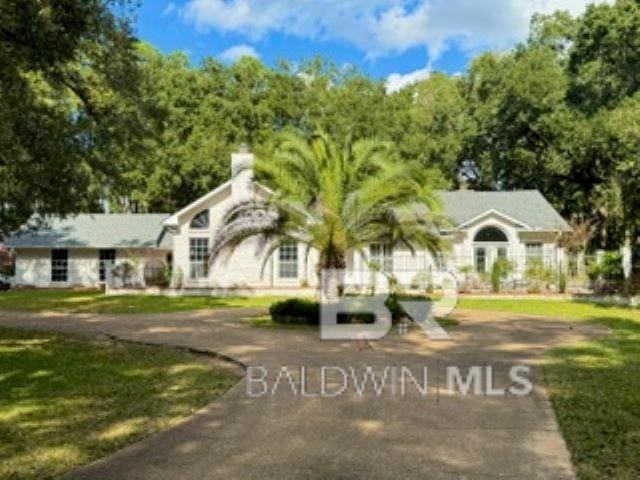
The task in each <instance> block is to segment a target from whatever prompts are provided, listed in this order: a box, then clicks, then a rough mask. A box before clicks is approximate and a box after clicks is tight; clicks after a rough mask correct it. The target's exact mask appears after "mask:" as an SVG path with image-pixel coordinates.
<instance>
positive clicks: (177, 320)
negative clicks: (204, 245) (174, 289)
mask: <svg viewBox="0 0 640 480" xmlns="http://www.w3.org/2000/svg"><path fill="white" fill-rule="evenodd" d="M257 313H260V311H259V310H246V309H245V310H219V311H216V312H192V313H176V314H163V315H138V316H103V315H56V314H49V315H34V314H27V313H20V314H18V313H15V314H13V313H0V325H4V326H13V327H22V328H36V329H46V330H57V331H64V332H73V333H82V334H89V335H95V334H108V335H113V336H116V337H118V338H121V339H125V340H135V341H142V342H147V343H158V344H167V345H176V346H183V347H189V348H192V349H197V350H202V351H210V352H215V353H217V354H220V355H223V356H225V357H229V358H232V359H234V360H236V361H238V362H241V363H242V364H244V365H245V366H249V367H256V366H261V367H263V368H264V370H257V369H255V368H253V369H252V372H253V374H254V375H255V374H256V372H258V373H264V372H267V373H268V376H267V381H266V386H267V387H268V389H269V393H271V391H272V390H273V389H274V385H275V380H276V377H277V374H278V373H279V372H280V369H281V367H283V366H284V367H287V369H288V370H287V371H288V372H289V373H291V378H287V377H286V376H282V377H281V381H280V382H279V383H278V387H277V389H276V392H275V394H274V395H271V394H266V395H262V396H257V395H258V394H259V393H261V390H262V387H263V386H264V385H265V384H264V383H260V382H259V381H255V382H252V383H249V384H247V381H246V377H245V379H244V380H242V381H241V382H239V384H238V385H236V386H235V387H234V388H233V389H232V390H231V391H229V392H228V393H227V394H226V395H224V396H223V397H221V398H220V399H218V400H217V401H215V402H213V403H212V404H210V405H209V406H208V407H206V408H205V409H204V410H202V411H200V412H199V413H198V414H196V415H195V416H194V417H192V418H190V419H189V420H187V421H186V422H185V423H183V424H182V425H180V426H178V427H176V428H173V429H170V430H167V431H165V432H163V433H161V434H159V435H156V436H153V437H151V438H148V439H147V440H144V441H142V442H139V443H137V444H134V445H132V446H130V447H128V448H126V449H124V450H121V451H119V452H117V453H116V454H114V455H112V456H110V457H107V458H105V459H103V460H101V461H98V462H96V463H94V464H92V465H89V466H87V467H85V468H82V469H80V470H77V471H75V472H72V474H71V475H70V477H71V478H75V479H92V480H94V479H107V478H109V479H135V480H145V479H149V480H151V479H154V480H158V479H218V478H219V479H254V478H256V479H257V478H260V479H263V478H268V479H269V478H272V479H360V478H362V479H389V478H394V479H395V478H403V479H405V478H406V479H410V478H416V479H425V478H429V479H436V480H437V479H449V478H465V479H479V478H491V479H493V478H514V479H516V478H517V479H521V478H528V479H534V478H540V479H547V478H548V479H565V478H573V469H572V466H571V461H570V457H569V453H568V451H567V448H566V446H565V443H564V441H563V439H562V437H561V435H560V433H559V431H558V426H557V423H556V420H555V417H554V413H553V410H552V408H551V406H550V404H549V401H548V399H547V397H546V394H545V391H544V389H543V388H542V386H541V385H540V375H539V371H540V370H539V367H538V366H537V359H538V357H539V355H540V354H541V353H542V352H544V351H545V350H546V349H548V348H550V347H553V346H555V345H558V344H560V343H567V342H574V341H580V340H584V339H585V338H586V337H588V336H593V335H597V334H601V333H602V331H601V330H599V329H597V328H596V327H593V326H587V325H584V324H579V323H576V324H570V323H568V322H566V321H554V320H551V319H543V318H531V317H521V316H517V315H513V314H498V313H486V312H485V313H483V312H464V311H461V312H457V313H456V314H455V317H456V318H458V319H459V320H460V321H461V325H460V326H457V327H453V328H452V329H450V330H449V331H450V334H451V336H452V339H451V340H449V341H430V340H428V339H427V338H426V337H425V336H424V335H423V334H422V332H421V331H418V330H416V331H413V330H412V331H410V332H409V333H407V334H405V335H400V334H399V333H398V332H393V333H392V334H390V335H389V336H387V337H386V338H385V339H384V340H382V341H379V342H373V343H372V344H371V347H370V348H369V347H368V346H366V345H363V344H360V343H357V342H327V341H321V340H320V339H319V338H318V334H317V332H316V331H314V330H311V329H309V330H282V329H269V328H257V327H251V326H248V325H246V324H243V323H241V322H239V321H238V319H239V318H242V317H244V316H246V315H248V314H257ZM517 364H525V365H528V366H531V367H532V369H533V370H532V373H531V375H529V377H530V378H531V380H532V382H533V385H534V389H533V392H532V393H531V394H530V395H527V396H524V397H519V396H514V395H507V396H488V395H483V394H481V395H466V396H463V395H460V394H453V395H450V394H449V393H448V392H447V389H446V381H445V377H446V375H445V372H446V367H447V366H457V367H460V370H461V371H462V372H465V373H466V368H467V367H469V366H483V367H485V366H491V367H492V369H493V375H494V377H495V385H494V387H496V388H497V387H509V386H510V385H512V384H513V382H512V380H510V378H509V369H510V368H511V367H512V366H513V365H517ZM302 366H304V367H305V368H306V372H305V380H306V381H305V386H306V387H307V389H306V395H304V396H303V395H302V394H301V392H300V390H301V382H302V378H301V373H300V367H302ZM322 366H325V367H328V366H332V367H340V368H341V369H342V371H346V372H351V374H353V373H354V372H355V375H356V378H361V377H362V375H363V374H364V373H365V372H366V367H367V366H370V367H372V368H373V369H374V370H375V371H376V372H378V373H379V374H381V373H382V372H383V371H384V369H385V368H387V367H391V366H395V367H396V373H397V372H399V371H401V370H399V369H400V368H402V367H405V370H404V371H405V372H407V371H409V372H411V373H412V374H413V375H414V376H415V377H416V379H417V381H418V382H419V383H420V384H422V381H423V377H422V376H421V375H422V372H423V367H425V366H427V367H428V384H429V391H428V393H427V395H426V396H424V395H422V394H421V393H420V392H419V390H418V388H416V384H415V383H414V384H412V383H411V382H406V385H405V386H406V389H405V391H404V394H402V392H400V388H396V391H395V392H392V391H390V389H386V390H384V391H383V392H382V394H380V395H378V394H377V393H376V392H375V390H374V389H373V388H371V387H369V388H367V389H365V391H364V392H363V393H362V394H361V395H360V394H358V392H357V388H355V387H353V385H354V384H352V383H351V382H348V383H349V385H350V387H349V388H347V389H346V390H345V392H344V393H343V394H341V395H336V396H333V397H331V396H329V395H324V396H323V395H319V393H321V392H320V388H321V380H322V378H321V367H322ZM390 371H391V370H389V372H390ZM327 372H329V373H331V372H333V373H334V374H336V373H337V372H339V370H338V369H337V368H334V369H333V370H327V371H326V372H325V373H327ZM483 372H486V369H485V370H483ZM329 373H327V375H326V376H325V380H326V382H325V384H326V386H327V390H328V392H326V393H331V392H334V393H335V392H337V391H338V390H339V389H340V387H341V381H342V380H343V378H342V377H340V375H337V376H334V377H332V378H329V377H330V375H329ZM256 378H257V377H256ZM351 378H352V377H351V376H350V377H349V380H351ZM408 378H409V377H405V380H406V379H408ZM396 379H397V378H396ZM356 383H357V382H356ZM294 388H295V393H294ZM248 392H249V393H251V394H252V395H255V396H251V395H249V394H248ZM314 394H316V396H313V395H314Z"/></svg>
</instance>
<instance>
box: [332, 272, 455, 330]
mask: <svg viewBox="0 0 640 480" xmlns="http://www.w3.org/2000/svg"><path fill="white" fill-rule="evenodd" d="M340 275H344V272H342V271H336V270H323V271H322V272H321V281H322V291H323V298H322V301H321V303H320V338H321V339H322V340H379V339H381V338H382V337H384V336H385V335H386V334H387V333H389V330H390V329H391V326H392V322H391V312H390V311H389V308H388V307H387V300H388V299H389V295H390V294H389V280H388V278H387V277H386V276H385V275H384V274H382V273H380V272H372V273H371V274H370V275H373V276H374V277H375V278H374V281H375V282H376V283H375V285H382V288H380V289H379V291H381V292H384V293H379V294H376V295H370V296H341V297H338V298H328V297H327V295H326V294H325V292H326V291H327V290H326V288H325V287H326V286H327V285H330V284H335V279H336V277H338V276H340ZM370 278H371V277H370ZM440 279H441V284H442V295H441V296H439V297H438V299H437V300H432V299H428V298H426V297H425V298H424V299H420V298H415V299H414V298H412V299H400V300H399V301H398V303H399V304H400V306H401V307H402V309H403V310H404V312H405V313H406V314H407V316H408V317H410V318H411V320H413V321H414V322H415V323H416V324H417V325H419V326H420V327H421V328H422V330H423V331H424V333H425V334H426V335H427V336H428V337H429V338H430V339H432V340H447V339H449V338H450V337H449V334H447V332H446V331H445V330H444V329H443V328H442V327H441V326H440V325H438V323H437V322H436V321H435V317H444V316H447V315H448V314H450V313H451V312H452V311H453V310H454V309H455V307H456V304H457V302H458V283H457V281H456V279H455V277H454V276H453V275H452V274H451V273H450V272H440ZM356 283H357V282H356ZM345 315H366V316H368V317H373V322H371V323H364V324H353V323H340V322H339V319H340V317H341V316H345Z"/></svg>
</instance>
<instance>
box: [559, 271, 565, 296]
mask: <svg viewBox="0 0 640 480" xmlns="http://www.w3.org/2000/svg"><path fill="white" fill-rule="evenodd" d="M558 292H559V293H566V292H567V272H565V271H564V270H563V271H562V272H560V275H558Z"/></svg>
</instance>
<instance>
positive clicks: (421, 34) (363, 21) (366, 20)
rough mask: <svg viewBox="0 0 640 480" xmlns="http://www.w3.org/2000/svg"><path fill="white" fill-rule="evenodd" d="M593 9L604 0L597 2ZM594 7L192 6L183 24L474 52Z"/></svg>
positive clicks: (540, 3) (439, 0)
mask: <svg viewBox="0 0 640 480" xmlns="http://www.w3.org/2000/svg"><path fill="white" fill-rule="evenodd" d="M596 1H597V2H600V1H603V0H596ZM588 3H591V0H484V1H478V0H269V1H265V0H189V1H188V2H187V4H186V5H185V6H184V8H182V10H181V16H182V18H183V19H184V20H185V21H187V22H189V23H191V24H193V25H194V26H196V28H198V29H199V30H204V31H206V30H210V29H214V30H218V31H221V32H236V33H241V34H244V35H247V36H248V37H249V38H252V39H255V38H260V37H262V36H263V35H266V34H268V33H271V32H280V33H286V34H290V35H294V36H298V37H303V38H314V39H333V40H342V41H346V42H348V43H350V44H352V45H354V46H355V47H357V48H359V49H360V50H362V51H363V52H365V53H367V54H368V55H369V56H373V57H375V56H380V55H385V54H390V53H395V52H403V51H405V50H407V49H409V48H413V47H420V46H422V47H425V48H427V49H428V51H429V54H430V57H431V59H432V61H433V59H434V58H436V57H437V56H438V55H440V54H441V53H442V52H443V51H444V50H446V48H447V47H448V46H449V45H450V44H452V43H456V44H458V45H459V46H460V47H461V48H463V49H465V50H469V51H474V50H477V49H480V48H504V47H508V46H510V45H512V44H513V43H514V42H517V41H519V40H522V39H524V38H525V36H526V33H527V29H528V25H529V20H530V18H531V15H532V14H533V13H535V12H543V13H550V12H553V11H554V10H556V9H566V10H569V11H570V12H571V13H573V14H578V13H580V12H582V11H583V10H584V8H585V6H586V5H587V4H588Z"/></svg>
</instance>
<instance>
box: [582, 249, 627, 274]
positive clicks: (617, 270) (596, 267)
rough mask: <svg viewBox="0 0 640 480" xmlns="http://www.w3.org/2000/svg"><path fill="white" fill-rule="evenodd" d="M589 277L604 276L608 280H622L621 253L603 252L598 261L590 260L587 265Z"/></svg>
mask: <svg viewBox="0 0 640 480" xmlns="http://www.w3.org/2000/svg"><path fill="white" fill-rule="evenodd" d="M587 274H588V275H589V278H591V279H592V280H595V279H596V278H605V279H609V280H622V278H623V277H624V271H623V269H622V254H621V253H619V252H604V254H603V255H602V259H601V260H600V262H591V263H589V265H587Z"/></svg>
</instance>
